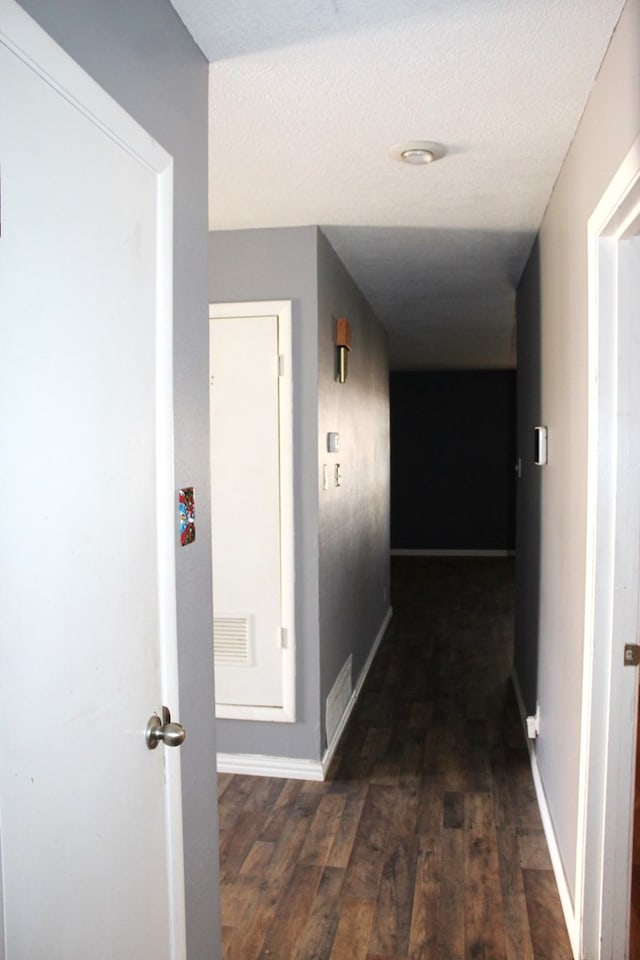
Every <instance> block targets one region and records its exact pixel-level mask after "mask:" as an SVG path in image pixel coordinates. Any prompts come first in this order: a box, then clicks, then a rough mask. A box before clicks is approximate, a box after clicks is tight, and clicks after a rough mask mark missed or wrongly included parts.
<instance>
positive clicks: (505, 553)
mask: <svg viewBox="0 0 640 960" xmlns="http://www.w3.org/2000/svg"><path fill="white" fill-rule="evenodd" d="M515 555H516V552H515V550H454V549H452V550H413V549H406V550H405V549H404V548H403V547H398V548H397V549H393V550H392V551H391V556H392V557H515Z"/></svg>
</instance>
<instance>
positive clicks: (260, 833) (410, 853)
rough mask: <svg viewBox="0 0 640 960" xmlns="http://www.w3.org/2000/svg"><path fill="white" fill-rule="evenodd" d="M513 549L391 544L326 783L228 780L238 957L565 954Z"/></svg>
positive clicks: (383, 959) (449, 959) (224, 846)
mask: <svg viewBox="0 0 640 960" xmlns="http://www.w3.org/2000/svg"><path fill="white" fill-rule="evenodd" d="M513 594H514V562H513V561H512V560H507V559H466V558H465V559H458V558H455V559H454V558H443V559H435V558H418V557H394V558H393V560H392V603H393V608H394V616H393V619H392V621H391V625H390V627H389V630H388V631H387V634H386V636H385V638H384V640H383V642H382V644H381V646H380V650H379V651H378V654H377V656H376V658H375V661H374V663H373V666H372V668H371V671H370V673H369V676H368V678H367V681H366V683H365V685H364V688H363V690H362V693H361V696H360V698H359V701H358V703H357V706H356V708H355V710H354V712H353V714H352V717H351V720H350V722H349V725H348V727H347V730H346V731H345V734H344V736H343V739H342V742H341V744H340V752H339V755H337V756H336V757H335V758H334V762H333V765H332V769H331V771H330V775H329V778H328V780H327V781H326V782H325V783H312V782H303V781H297V780H277V779H268V778H264V779H262V778H254V777H246V776H237V775H230V774H221V775H220V776H219V817H220V859H221V895H222V923H223V951H224V953H223V955H224V957H225V958H229V960H254V958H260V960H263V958H273V960H294V958H295V960H409V958H410V960H571V950H570V947H569V942H568V938H567V934H566V930H565V926H564V921H563V917H562V911H561V907H560V902H559V899H558V895H557V890H556V885H555V880H554V877H553V873H552V870H551V863H550V861H549V856H548V852H547V848H546V843H545V839H544V834H543V831H542V825H541V822H540V817H539V814H538V810H537V805H536V801H535V796H534V789H533V783H532V779H531V773H530V767H529V761H528V753H527V748H526V743H525V741H524V736H523V733H522V727H521V723H520V719H519V716H518V713H517V707H516V703H515V698H514V695H513V692H512V689H511V685H510V681H509V673H510V656H511V644H512V630H513V607H514V595H513Z"/></svg>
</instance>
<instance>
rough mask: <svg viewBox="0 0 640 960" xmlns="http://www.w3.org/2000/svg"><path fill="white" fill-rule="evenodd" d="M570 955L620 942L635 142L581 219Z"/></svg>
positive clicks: (630, 692)
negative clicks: (585, 399) (574, 938)
mask: <svg viewBox="0 0 640 960" xmlns="http://www.w3.org/2000/svg"><path fill="white" fill-rule="evenodd" d="M589 284H590V290H589V355H590V366H589V488H588V489H589V493H588V521H587V522H588V528H587V551H588V552H587V591H586V597H587V600H586V611H585V666H584V696H583V725H582V726H583V733H582V744H581V797H580V811H579V829H580V834H579V837H580V840H581V849H580V851H579V860H578V867H577V905H578V909H579V911H580V916H581V922H580V941H581V942H580V956H583V955H584V956H593V957H599V958H607V960H608V958H612V957H626V956H628V955H629V954H628V952H627V951H628V949H629V929H630V914H631V910H630V896H631V861H632V857H631V854H632V831H633V806H634V781H635V744H636V739H637V730H636V727H637V723H636V716H637V703H638V675H637V668H635V667H634V666H633V664H632V661H633V658H634V655H635V652H636V651H635V649H634V648H633V647H632V648H630V650H629V651H627V650H626V645H628V644H631V645H634V644H636V643H637V640H638V626H639V615H638V606H639V601H640V585H639V581H640V563H639V548H638V544H639V543H640V485H639V483H638V480H639V479H640V477H639V470H638V464H639V463H640V430H639V429H638V423H637V411H638V409H640V379H639V378H638V375H637V371H638V364H639V362H640V325H639V324H638V307H639V305H640V139H638V140H637V141H636V143H635V144H634V146H633V147H632V149H631V150H630V151H629V153H628V155H627V157H626V159H625V161H624V162H623V164H622V165H621V167H620V169H619V170H618V172H617V174H616V176H615V177H614V178H613V180H612V182H611V184H610V185H609V187H608V188H607V190H606V191H605V193H604V195H603V197H602V200H601V201H600V203H599V204H598V206H597V208H596V210H595V212H594V214H593V215H592V217H591V218H590V220H589Z"/></svg>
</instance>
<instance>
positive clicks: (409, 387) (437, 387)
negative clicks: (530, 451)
mask: <svg viewBox="0 0 640 960" xmlns="http://www.w3.org/2000/svg"><path fill="white" fill-rule="evenodd" d="M515 381H516V378H515V372H514V371H510V370H495V371H479V372H410V373H400V372H399V373H392V374H391V377H390V384H391V546H392V548H394V549H414V550H416V549H420V550H512V549H513V548H514V547H515V471H514V465H515V413H516V398H515V386H516V382H515Z"/></svg>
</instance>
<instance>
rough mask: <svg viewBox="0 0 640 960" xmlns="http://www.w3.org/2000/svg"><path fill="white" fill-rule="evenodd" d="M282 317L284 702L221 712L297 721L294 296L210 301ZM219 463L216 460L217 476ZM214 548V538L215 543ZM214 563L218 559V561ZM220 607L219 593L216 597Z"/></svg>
mask: <svg viewBox="0 0 640 960" xmlns="http://www.w3.org/2000/svg"><path fill="white" fill-rule="evenodd" d="M261 316H262V317H264V316H277V317H278V350H279V352H280V354H281V357H282V358H283V360H284V363H281V366H280V378H279V403H280V406H279V421H280V422H279V427H280V436H279V440H280V451H279V454H280V582H281V607H282V627H283V650H282V697H283V699H282V707H256V706H244V705H240V704H238V705H233V704H219V705H216V716H217V717H219V718H221V719H230V720H265V721H271V722H273V721H276V722H283V723H293V722H294V721H295V719H296V637H295V613H296V609H295V557H294V506H293V351H292V309H291V301H290V300H263V301H251V302H243V303H210V304H209V321H210V322H211V320H212V319H214V318H215V317H222V318H225V317H261ZM214 467H215V465H214V464H213V463H212V464H211V471H212V475H213V470H214ZM212 549H213V550H214V551H215V543H213V544H212ZM214 562H215V561H214ZM214 607H215V596H214Z"/></svg>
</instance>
